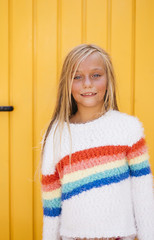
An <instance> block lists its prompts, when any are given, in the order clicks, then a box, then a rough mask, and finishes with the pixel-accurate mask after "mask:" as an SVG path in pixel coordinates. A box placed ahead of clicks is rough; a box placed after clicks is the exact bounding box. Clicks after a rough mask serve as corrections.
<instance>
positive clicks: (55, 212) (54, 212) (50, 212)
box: [43, 208, 61, 217]
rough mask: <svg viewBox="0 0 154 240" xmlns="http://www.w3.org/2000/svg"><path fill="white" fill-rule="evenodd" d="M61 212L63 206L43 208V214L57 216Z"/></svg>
mask: <svg viewBox="0 0 154 240" xmlns="http://www.w3.org/2000/svg"><path fill="white" fill-rule="evenodd" d="M60 213H61V208H53V209H51V208H43V214H44V215H45V216H50V217H56V216H59V215H60Z"/></svg>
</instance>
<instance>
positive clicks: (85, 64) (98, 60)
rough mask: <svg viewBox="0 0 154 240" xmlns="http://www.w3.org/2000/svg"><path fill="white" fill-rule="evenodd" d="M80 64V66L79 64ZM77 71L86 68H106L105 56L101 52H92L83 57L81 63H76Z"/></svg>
mask: <svg viewBox="0 0 154 240" xmlns="http://www.w3.org/2000/svg"><path fill="white" fill-rule="evenodd" d="M77 65H78V66H77ZM76 66H77V69H76V70H77V71H82V70H84V69H85V68H86V69H87V68H88V69H92V68H99V69H101V68H103V69H104V68H105V64H104V60H103V57H102V56H101V55H100V54H99V53H92V54H90V55H88V56H87V57H86V58H85V59H83V60H82V61H81V62H80V63H79V64H76Z"/></svg>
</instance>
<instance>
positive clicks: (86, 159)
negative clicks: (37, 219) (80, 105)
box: [41, 109, 154, 240]
mask: <svg viewBox="0 0 154 240" xmlns="http://www.w3.org/2000/svg"><path fill="white" fill-rule="evenodd" d="M70 130H71V136H72V158H71V167H70V165H69V164H70V162H69V153H70V137H69V136H70V135H69V131H68V128H67V124H66V123H64V129H63V134H62V139H61V149H60V150H59V148H58V146H59V145H60V144H56V149H55V148H54V146H55V145H54V144H53V133H54V127H53V128H52V130H51V131H50V133H49V135H48V138H47V140H46V145H45V148H44V155H43V164H42V178H41V190H42V205H43V229H42V239H43V240H60V239H61V237H67V238H68V239H69V238H76V237H78V238H102V237H103V238H111V237H120V238H121V239H134V238H135V236H137V238H138V240H154V190H153V175H152V172H151V166H150V162H149V154H148V147H147V144H146V140H145V134H144V128H143V124H142V122H140V120H139V119H138V118H137V117H135V116H131V115H129V114H126V113H123V112H120V111H117V110H112V109H111V110H109V111H107V112H106V113H105V114H104V115H102V116H101V117H99V118H97V119H95V120H93V121H89V122H86V123H81V124H73V123H70ZM42 142H43V140H42ZM54 151H55V153H58V155H57V156H58V157H57V158H56V160H55V161H53V158H54V156H55V155H54V154H53V152H54ZM54 159H55V158H54Z"/></svg>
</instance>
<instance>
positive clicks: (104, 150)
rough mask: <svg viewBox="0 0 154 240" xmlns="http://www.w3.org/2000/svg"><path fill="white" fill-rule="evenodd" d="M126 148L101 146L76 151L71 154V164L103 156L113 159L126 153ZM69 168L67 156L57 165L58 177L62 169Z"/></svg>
mask: <svg viewBox="0 0 154 240" xmlns="http://www.w3.org/2000/svg"><path fill="white" fill-rule="evenodd" d="M127 147H128V146H125V145H124V146H121V145H119V146H101V147H94V148H89V149H86V150H83V151H78V152H75V153H73V154H72V158H71V164H72V166H73V164H76V163H78V162H81V161H82V162H83V161H87V160H89V159H94V158H99V157H101V156H102V157H103V156H108V157H110V156H111V157H113V156H115V155H117V154H121V153H124V152H126V149H127ZM66 166H69V155H67V156H65V157H64V158H62V159H61V160H60V162H58V163H57V169H58V172H59V173H60V177H62V173H63V172H64V168H65V167H66Z"/></svg>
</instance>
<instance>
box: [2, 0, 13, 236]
mask: <svg viewBox="0 0 154 240" xmlns="http://www.w3.org/2000/svg"><path fill="white" fill-rule="evenodd" d="M8 44H9V8H8V2H7V1H5V0H2V1H0V106H8V105H9V103H10V102H9V46H8ZM10 114H12V113H10ZM10 114H9V113H8V112H0V136H1V137H0V146H1V147H0V166H1V168H0V169H1V170H0V189H1V195H0V196H1V197H0V239H5V240H9V238H10V192H9V190H10V184H9V181H10V178H9V174H10V172H9V170H10V166H9V141H10V137H9V120H10Z"/></svg>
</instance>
